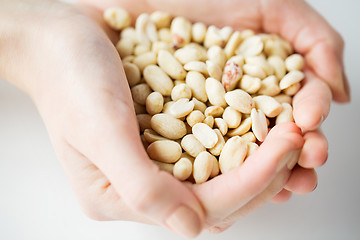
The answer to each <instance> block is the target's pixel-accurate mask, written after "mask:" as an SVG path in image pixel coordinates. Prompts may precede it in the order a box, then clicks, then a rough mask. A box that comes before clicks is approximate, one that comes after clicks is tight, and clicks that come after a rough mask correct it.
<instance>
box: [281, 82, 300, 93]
mask: <svg viewBox="0 0 360 240" xmlns="http://www.w3.org/2000/svg"><path fill="white" fill-rule="evenodd" d="M300 88H301V83H295V84H293V85H291V86H290V87H288V88H285V89H284V90H283V92H284V93H285V94H286V95H289V96H293V95H295V94H296V93H297V92H298V91H299V90H300Z"/></svg>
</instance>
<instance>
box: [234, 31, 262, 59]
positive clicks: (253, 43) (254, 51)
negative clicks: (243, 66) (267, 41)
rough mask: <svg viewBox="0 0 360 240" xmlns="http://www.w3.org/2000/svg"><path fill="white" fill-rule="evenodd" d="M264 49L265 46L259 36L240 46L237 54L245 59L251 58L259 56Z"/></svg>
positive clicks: (245, 41) (246, 40) (249, 38)
mask: <svg viewBox="0 0 360 240" xmlns="http://www.w3.org/2000/svg"><path fill="white" fill-rule="evenodd" d="M263 48H264V44H263V42H262V40H261V38H260V37H259V36H252V37H248V38H246V39H245V40H244V41H243V42H242V43H241V44H240V46H239V49H238V51H237V54H240V55H242V56H243V57H245V58H246V57H251V56H257V55H259V54H260V53H261V52H262V50H263Z"/></svg>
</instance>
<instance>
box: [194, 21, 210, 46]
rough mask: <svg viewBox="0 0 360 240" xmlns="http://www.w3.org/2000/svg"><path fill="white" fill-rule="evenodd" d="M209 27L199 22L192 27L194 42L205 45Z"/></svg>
mask: <svg viewBox="0 0 360 240" xmlns="http://www.w3.org/2000/svg"><path fill="white" fill-rule="evenodd" d="M206 31H207V27H206V25H205V24H204V23H201V22H197V23H194V24H193V25H192V40H193V41H194V42H196V43H203V42H204V39H205V35H206Z"/></svg>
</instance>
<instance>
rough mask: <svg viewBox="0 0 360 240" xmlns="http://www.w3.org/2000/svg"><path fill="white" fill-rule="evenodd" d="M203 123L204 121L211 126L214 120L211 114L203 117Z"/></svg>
mask: <svg viewBox="0 0 360 240" xmlns="http://www.w3.org/2000/svg"><path fill="white" fill-rule="evenodd" d="M203 123H205V124H206V125H208V126H209V127H210V128H213V126H214V123H215V120H214V117H213V116H207V117H205V119H204V121H203Z"/></svg>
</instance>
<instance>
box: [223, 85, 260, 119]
mask: <svg viewBox="0 0 360 240" xmlns="http://www.w3.org/2000/svg"><path fill="white" fill-rule="evenodd" d="M225 101H226V102H227V104H229V106H230V107H232V108H234V109H236V110H238V111H239V112H241V113H250V112H251V109H252V108H253V107H255V103H254V101H253V99H252V98H251V96H250V95H249V94H248V93H247V92H245V91H243V90H240V89H235V90H233V91H230V92H227V93H226V94H225Z"/></svg>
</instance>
